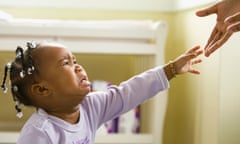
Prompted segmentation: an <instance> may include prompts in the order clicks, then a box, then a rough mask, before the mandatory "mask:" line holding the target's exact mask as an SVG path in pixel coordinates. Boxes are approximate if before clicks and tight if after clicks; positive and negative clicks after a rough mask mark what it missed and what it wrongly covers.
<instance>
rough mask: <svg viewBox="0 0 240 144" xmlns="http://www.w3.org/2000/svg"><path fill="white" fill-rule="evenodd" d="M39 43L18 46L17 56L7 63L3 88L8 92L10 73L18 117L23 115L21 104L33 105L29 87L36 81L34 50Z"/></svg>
mask: <svg viewBox="0 0 240 144" xmlns="http://www.w3.org/2000/svg"><path fill="white" fill-rule="evenodd" d="M38 45H39V44H36V43H35V42H27V49H26V50H25V49H24V48H22V47H20V46H18V47H17V49H16V58H15V60H14V61H13V62H9V63H7V64H6V65H5V71H4V77H3V81H2V85H1V88H2V90H3V92H4V93H6V92H7V90H8V88H7V87H6V80H7V75H8V72H9V75H10V86H11V93H12V96H13V100H14V102H15V109H16V111H17V117H19V118H21V117H22V115H23V114H22V110H21V108H20V105H21V104H24V105H26V106H33V103H32V102H31V100H30V98H29V92H28V87H30V85H31V84H33V83H34V73H36V69H35V66H34V62H33V59H32V52H33V51H34V49H36V48H37V47H38Z"/></svg>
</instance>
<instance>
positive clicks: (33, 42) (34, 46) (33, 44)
mask: <svg viewBox="0 0 240 144" xmlns="http://www.w3.org/2000/svg"><path fill="white" fill-rule="evenodd" d="M36 46H37V44H36V42H35V41H32V42H27V47H29V48H36Z"/></svg>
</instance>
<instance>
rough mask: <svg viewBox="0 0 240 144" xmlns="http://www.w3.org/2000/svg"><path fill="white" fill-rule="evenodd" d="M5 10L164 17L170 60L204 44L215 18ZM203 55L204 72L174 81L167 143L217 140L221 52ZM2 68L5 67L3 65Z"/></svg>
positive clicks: (100, 15) (23, 12)
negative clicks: (208, 55)
mask: <svg viewBox="0 0 240 144" xmlns="http://www.w3.org/2000/svg"><path fill="white" fill-rule="evenodd" d="M2 10H5V11H6V12H9V13H11V14H13V15H14V16H16V17H34V18H61V19H82V20H92V19H94V20H96V19H97V20H102V19H148V20H149V19H152V20H164V21H166V22H167V23H168V24H169V34H168V39H167V44H166V52H165V56H166V57H165V60H166V61H169V60H170V59H173V58H175V57H176V56H178V55H179V54H181V53H182V52H184V51H185V50H186V49H189V48H191V47H193V46H195V45H202V46H203V45H204V44H205V42H206V40H207V38H208V35H209V33H210V30H211V28H212V26H213V24H214V21H215V18H214V17H209V18H204V19H203V18H198V17H196V16H195V14H194V12H195V9H193V10H187V11H181V12H172V13H159V12H136V11H135V12H132V11H81V10H77V9H35V8H33V9H29V8H26V9H24V8H13V9H12V8H2ZM203 59H204V62H203V63H202V64H201V65H199V66H197V68H198V69H200V70H201V75H200V76H194V75H191V74H186V75H184V76H178V77H177V78H176V79H174V80H172V81H171V82H170V83H171V88H170V89H169V104H168V108H167V114H166V121H165V126H164V143H163V144H217V132H218V113H219V98H218V96H219V62H220V60H219V59H220V57H219V52H216V53H215V54H214V55H213V56H212V57H211V58H205V57H203ZM0 70H1V71H2V68H1V69H0ZM6 101H7V100H6ZM9 103H10V102H9ZM1 107H3V106H1ZM10 107H11V106H10ZM4 108H5V107H4ZM9 109H10V108H9V107H7V108H6V110H9ZM0 118H1V117H0Z"/></svg>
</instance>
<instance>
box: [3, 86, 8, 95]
mask: <svg viewBox="0 0 240 144" xmlns="http://www.w3.org/2000/svg"><path fill="white" fill-rule="evenodd" d="M2 90H3V92H4V93H7V91H8V88H7V87H6V86H5V85H4V86H2Z"/></svg>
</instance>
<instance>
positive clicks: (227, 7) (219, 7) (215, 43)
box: [196, 0, 240, 57]
mask: <svg viewBox="0 0 240 144" xmlns="http://www.w3.org/2000/svg"><path fill="white" fill-rule="evenodd" d="M237 12H240V0H223V1H220V2H218V3H216V4H214V5H212V6H210V7H208V8H205V9H203V10H199V11H197V12H196V15H197V16H200V17H204V16H208V15H211V14H216V15H217V20H216V25H215V27H214V28H213V30H212V33H211V35H210V37H209V39H208V42H207V44H206V46H205V48H204V49H205V56H207V57H208V56H210V55H211V54H212V53H213V52H214V51H216V50H217V49H218V48H219V47H221V46H222V45H223V44H224V43H225V42H226V41H227V40H228V39H229V37H230V36H231V35H232V33H233V32H235V31H238V29H236V27H237V26H239V24H238V23H237V24H236V23H235V25H231V24H230V23H229V21H226V20H227V18H229V20H231V21H235V22H236V21H240V17H239V16H235V15H234V14H236V13H237Z"/></svg>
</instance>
